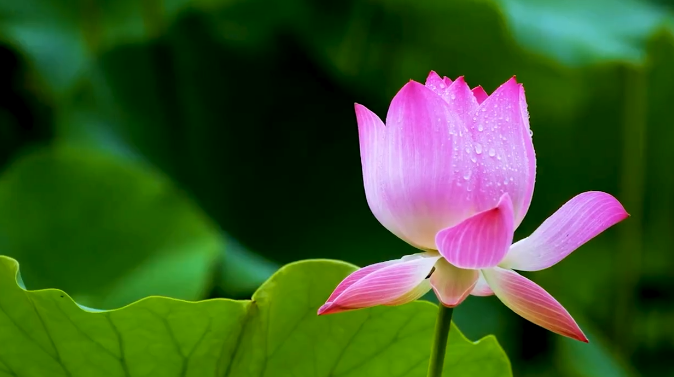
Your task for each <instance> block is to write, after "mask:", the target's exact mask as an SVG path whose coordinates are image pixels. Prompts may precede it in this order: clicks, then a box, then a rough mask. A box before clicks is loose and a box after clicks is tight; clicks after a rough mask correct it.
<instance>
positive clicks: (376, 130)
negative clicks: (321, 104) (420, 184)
mask: <svg viewBox="0 0 674 377" xmlns="http://www.w3.org/2000/svg"><path fill="white" fill-rule="evenodd" d="M355 110H356V119H357V121H358V139H359V141H360V163H361V165H362V167H363V183H364V185H365V194H366V197H367V204H368V205H369V206H370V210H371V211H372V213H373V214H374V216H375V217H376V218H377V220H379V222H380V223H381V224H382V225H384V227H385V228H386V229H388V230H389V231H390V232H392V233H393V234H395V235H397V236H398V237H401V238H402V232H401V231H400V230H399V229H398V226H397V224H396V221H395V218H394V215H393V214H392V213H391V212H390V211H389V206H388V205H387V202H386V199H385V198H384V197H383V193H382V191H381V183H380V182H382V181H384V180H386V179H387V178H388V170H387V169H386V166H384V165H383V163H384V159H385V158H386V157H387V155H388V150H389V148H388V146H387V144H386V143H387V141H386V134H385V131H386V126H384V123H383V122H382V121H381V119H379V117H378V116H377V115H376V114H375V113H373V112H372V111H370V110H369V109H367V108H366V107H365V106H363V105H360V104H355Z"/></svg>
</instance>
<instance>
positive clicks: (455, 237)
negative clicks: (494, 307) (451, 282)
mask: <svg viewBox="0 0 674 377" xmlns="http://www.w3.org/2000/svg"><path fill="white" fill-rule="evenodd" d="M513 226H514V224H513V208H512V203H511V201H510V197H509V196H508V193H504V194H503V195H502V196H501V199H500V200H499V202H498V204H497V205H496V207H494V208H492V209H489V210H486V211H483V212H480V213H478V214H476V215H473V216H471V217H469V218H468V219H466V220H464V221H462V222H461V223H459V224H457V225H455V226H453V227H449V228H446V229H443V230H442V231H440V232H438V234H437V236H436V238H435V242H436V245H437V248H438V251H439V252H440V254H442V256H443V257H444V258H445V259H447V261H448V262H449V263H451V264H453V265H454V266H456V267H460V268H469V269H480V268H488V267H493V266H496V265H497V264H498V263H499V262H500V261H501V260H502V259H503V257H504V256H505V255H506V253H507V251H508V247H509V246H510V244H511V243H512V240H513V231H514V230H513Z"/></svg>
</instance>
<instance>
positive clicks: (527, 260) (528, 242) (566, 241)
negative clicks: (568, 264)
mask: <svg viewBox="0 0 674 377" xmlns="http://www.w3.org/2000/svg"><path fill="white" fill-rule="evenodd" d="M627 216H629V215H628V214H627V212H626V211H625V209H624V208H623V206H622V205H621V204H620V202H619V201H618V200H617V199H616V198H614V197H613V196H611V195H609V194H607V193H604V192H599V191H588V192H584V193H582V194H579V195H577V196H575V197H574V198H573V199H571V200H569V201H568V202H566V204H564V205H563V206H562V207H561V208H559V209H558V210H557V212H555V213H554V214H552V216H550V217H548V218H547V220H545V221H544V222H543V224H541V226H539V227H538V229H536V230H535V231H534V232H533V233H532V234H531V235H530V236H529V237H527V238H524V239H522V240H520V241H518V242H516V243H515V244H513V245H512V246H511V247H510V251H508V254H507V255H506V257H505V258H504V260H503V262H501V263H500V264H499V265H500V266H501V267H504V268H512V269H515V270H522V271H538V270H542V269H544V268H548V267H550V266H552V265H554V264H556V263H557V262H559V261H561V260H562V259H564V258H565V257H566V256H567V255H569V254H571V252H573V251H574V250H576V249H577V248H579V247H580V246H581V245H583V244H584V243H585V242H587V241H589V240H591V239H592V238H594V237H595V236H597V235H598V234H599V233H601V232H603V231H604V230H606V229H607V228H609V227H611V226H613V225H614V224H616V223H618V222H620V221H622V220H624V219H625V218H627Z"/></svg>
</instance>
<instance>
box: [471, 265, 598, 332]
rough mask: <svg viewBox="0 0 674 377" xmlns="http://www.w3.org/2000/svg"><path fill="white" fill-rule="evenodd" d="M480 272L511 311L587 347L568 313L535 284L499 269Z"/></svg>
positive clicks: (510, 271)
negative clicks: (578, 341)
mask: <svg viewBox="0 0 674 377" xmlns="http://www.w3.org/2000/svg"><path fill="white" fill-rule="evenodd" d="M482 272H483V274H484V277H485V278H486V279H487V282H488V283H489V286H490V287H491V289H492V290H493V291H494V293H495V294H496V297H498V298H499V299H500V300H501V301H502V302H503V303H504V304H505V305H506V306H507V307H509V308H510V309H511V310H512V311H514V312H515V313H517V314H519V315H520V316H522V317H523V318H525V319H527V320H529V321H531V322H533V323H535V324H537V325H539V326H541V327H543V328H546V329H548V330H550V331H552V332H554V333H557V334H560V335H564V336H568V337H569V338H572V339H576V340H580V341H581V342H586V343H587V341H588V340H587V337H585V334H583V332H582V331H581V329H580V328H579V327H578V325H577V324H576V321H574V320H573V318H572V317H571V315H570V314H569V312H567V311H566V309H564V307H563V306H562V305H561V304H560V303H559V302H557V300H555V299H554V298H553V297H552V296H551V295H550V294H549V293H548V292H546V291H545V290H544V289H543V288H541V287H540V286H538V285H537V284H536V283H534V282H532V281H531V280H529V279H527V278H525V277H524V276H521V275H520V274H518V273H517V272H515V271H513V270H507V269H503V268H500V267H494V268H490V269H486V270H483V271H482Z"/></svg>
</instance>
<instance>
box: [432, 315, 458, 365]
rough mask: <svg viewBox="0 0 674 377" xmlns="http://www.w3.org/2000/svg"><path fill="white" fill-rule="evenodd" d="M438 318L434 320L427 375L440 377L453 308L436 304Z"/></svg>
mask: <svg viewBox="0 0 674 377" xmlns="http://www.w3.org/2000/svg"><path fill="white" fill-rule="evenodd" d="M438 307H439V309H438V319H437V321H436V322H435V339H433V348H431V362H430V363H429V364H428V377H442V366H443V365H444V363H445V351H446V350H447V338H448V337H449V328H450V326H451V323H452V312H453V311H454V309H453V308H448V307H446V306H444V305H442V304H440V305H438Z"/></svg>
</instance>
